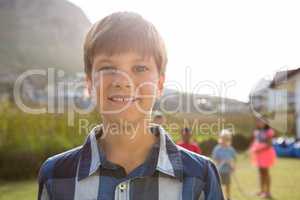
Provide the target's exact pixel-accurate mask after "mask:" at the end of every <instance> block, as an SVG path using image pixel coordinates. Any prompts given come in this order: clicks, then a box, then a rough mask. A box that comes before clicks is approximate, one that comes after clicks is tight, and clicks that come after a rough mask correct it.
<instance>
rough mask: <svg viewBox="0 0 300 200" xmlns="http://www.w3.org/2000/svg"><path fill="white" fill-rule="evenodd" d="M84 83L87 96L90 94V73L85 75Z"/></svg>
mask: <svg viewBox="0 0 300 200" xmlns="http://www.w3.org/2000/svg"><path fill="white" fill-rule="evenodd" d="M85 85H86V88H87V91H88V94H89V96H91V94H92V87H93V86H92V77H91V76H90V75H86V76H85Z"/></svg>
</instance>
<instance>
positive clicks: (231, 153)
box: [212, 129, 236, 200]
mask: <svg viewBox="0 0 300 200" xmlns="http://www.w3.org/2000/svg"><path fill="white" fill-rule="evenodd" d="M231 140H232V133H231V132H230V131H229V130H226V129H224V130H222V131H221V133H220V137H219V144H218V145H217V146H216V147H215V148H214V149H213V153H212V158H213V159H214V160H215V162H216V164H217V168H218V170H219V173H220V176H221V183H222V186H223V190H224V194H225V198H226V199H227V200H229V199H230V179H231V174H232V172H233V171H234V169H235V160H236V151H235V150H234V148H233V147H232V146H231Z"/></svg>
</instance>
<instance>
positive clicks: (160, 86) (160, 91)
mask: <svg viewBox="0 0 300 200" xmlns="http://www.w3.org/2000/svg"><path fill="white" fill-rule="evenodd" d="M164 83H165V75H160V76H159V79H158V85H157V86H158V87H157V90H158V93H157V97H161V96H162V94H163V89H164Z"/></svg>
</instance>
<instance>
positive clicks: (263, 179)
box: [250, 118, 276, 199]
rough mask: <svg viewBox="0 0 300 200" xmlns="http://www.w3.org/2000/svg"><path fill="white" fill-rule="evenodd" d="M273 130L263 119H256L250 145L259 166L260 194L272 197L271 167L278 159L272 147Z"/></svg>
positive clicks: (256, 164)
mask: <svg viewBox="0 0 300 200" xmlns="http://www.w3.org/2000/svg"><path fill="white" fill-rule="evenodd" d="M273 137H274V132H273V130H272V129H271V128H270V127H269V125H268V124H267V123H266V122H264V121H263V120H262V119H258V118H257V120H256V129H255V130H254V132H253V138H254V140H253V142H252V145H251V147H250V153H251V161H252V164H253V165H254V166H256V167H257V168H258V171H259V180H260V192H259V193H258V196H260V197H262V198H266V199H271V192H270V187H271V176H270V172H269V168H270V167H272V166H273V165H274V163H275V160H276V154H275V150H274V149H273V147H272V138H273Z"/></svg>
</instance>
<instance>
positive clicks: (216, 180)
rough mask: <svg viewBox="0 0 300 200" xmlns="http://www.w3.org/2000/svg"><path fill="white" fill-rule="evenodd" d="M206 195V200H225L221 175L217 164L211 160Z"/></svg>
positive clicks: (208, 168)
mask: <svg viewBox="0 0 300 200" xmlns="http://www.w3.org/2000/svg"><path fill="white" fill-rule="evenodd" d="M204 193H205V195H204V196H205V198H204V199H205V200H216V199H218V200H224V195H223V192H222V188H221V182H220V176H219V173H218V171H217V168H216V166H215V164H214V163H213V162H212V161H210V160H209V161H208V167H207V177H206V185H205V191H204Z"/></svg>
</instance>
